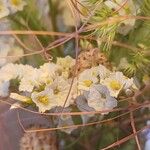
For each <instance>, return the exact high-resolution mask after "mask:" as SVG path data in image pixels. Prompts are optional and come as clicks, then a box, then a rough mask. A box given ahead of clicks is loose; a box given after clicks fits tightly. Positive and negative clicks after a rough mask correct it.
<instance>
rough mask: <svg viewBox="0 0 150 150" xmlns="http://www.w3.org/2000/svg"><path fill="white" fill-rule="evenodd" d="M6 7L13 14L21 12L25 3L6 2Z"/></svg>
mask: <svg viewBox="0 0 150 150" xmlns="http://www.w3.org/2000/svg"><path fill="white" fill-rule="evenodd" d="M8 5H9V8H10V10H11V13H15V12H17V11H22V10H23V8H24V6H25V5H27V3H26V2H25V1H24V0H8Z"/></svg>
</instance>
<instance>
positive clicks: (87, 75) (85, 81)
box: [78, 67, 99, 91]
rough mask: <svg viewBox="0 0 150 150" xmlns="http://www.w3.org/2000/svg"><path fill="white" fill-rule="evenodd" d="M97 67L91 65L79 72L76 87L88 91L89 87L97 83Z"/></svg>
mask: <svg viewBox="0 0 150 150" xmlns="http://www.w3.org/2000/svg"><path fill="white" fill-rule="evenodd" d="M98 81H99V79H98V69H97V67H93V68H91V69H86V70H84V71H83V72H82V73H80V74H79V79H78V82H79V83H78V89H79V90H85V91H88V90H89V89H90V87H91V86H92V85H93V84H95V83H98Z"/></svg>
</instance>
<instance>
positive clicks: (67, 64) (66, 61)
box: [56, 56, 75, 78]
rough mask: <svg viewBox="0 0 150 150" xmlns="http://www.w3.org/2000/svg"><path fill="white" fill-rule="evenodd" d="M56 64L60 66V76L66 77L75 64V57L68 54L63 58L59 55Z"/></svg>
mask: <svg viewBox="0 0 150 150" xmlns="http://www.w3.org/2000/svg"><path fill="white" fill-rule="evenodd" d="M56 64H58V65H60V66H61V67H62V76H64V77H65V78H68V77H69V74H70V70H71V68H72V67H73V66H74V65H75V59H73V58H72V57H70V56H66V57H65V58H61V57H59V58H57V63H56Z"/></svg>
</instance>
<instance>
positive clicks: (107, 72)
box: [97, 65, 111, 80]
mask: <svg viewBox="0 0 150 150" xmlns="http://www.w3.org/2000/svg"><path fill="white" fill-rule="evenodd" d="M97 69H98V75H99V77H100V80H104V79H105V78H106V77H108V76H109V75H110V73H111V71H110V70H108V69H107V68H106V67H105V66H103V65H99V66H98V67H97Z"/></svg>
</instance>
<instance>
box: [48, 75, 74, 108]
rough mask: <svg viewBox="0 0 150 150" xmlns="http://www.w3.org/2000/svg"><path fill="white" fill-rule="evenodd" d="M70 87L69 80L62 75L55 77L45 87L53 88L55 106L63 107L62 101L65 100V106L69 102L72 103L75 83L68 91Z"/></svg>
mask: <svg viewBox="0 0 150 150" xmlns="http://www.w3.org/2000/svg"><path fill="white" fill-rule="evenodd" d="M70 87H71V83H70V81H69V80H66V79H64V78H63V77H57V78H56V79H55V80H54V82H53V83H52V84H50V85H48V86H47V87H46V88H47V89H50V90H53V93H54V97H55V101H56V103H57V106H62V107H63V106H64V103H65V102H66V104H65V107H68V106H69V105H70V104H72V102H73V99H74V97H75V94H76V88H75V87H76V86H75V84H73V85H72V88H71V91H70ZM69 91H70V94H69ZM68 94H69V96H68ZM66 99H67V101H66Z"/></svg>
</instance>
